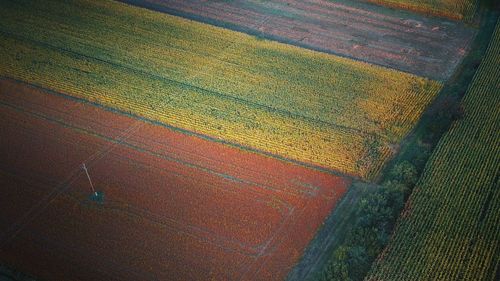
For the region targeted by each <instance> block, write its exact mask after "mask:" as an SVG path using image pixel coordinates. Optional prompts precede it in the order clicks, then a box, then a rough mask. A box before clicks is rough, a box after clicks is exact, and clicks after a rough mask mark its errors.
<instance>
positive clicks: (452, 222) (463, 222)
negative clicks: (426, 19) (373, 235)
mask: <svg viewBox="0 0 500 281" xmlns="http://www.w3.org/2000/svg"><path fill="white" fill-rule="evenodd" d="M499 65H500V22H498V23H497V26H496V30H495V33H494V35H493V38H492V40H491V43H490V46H489V49H488V51H487V54H486V56H485V57H484V59H483V61H482V63H481V66H480V67H479V70H478V72H477V73H476V76H475V78H474V81H473V82H472V85H471V87H470V88H469V90H468V92H467V93H466V95H465V97H464V100H463V106H464V111H465V117H464V118H463V119H461V120H459V121H457V122H456V123H454V124H453V126H452V128H451V129H450V131H449V132H448V133H447V134H446V135H445V136H444V137H443V138H442V139H441V141H440V142H439V144H438V146H437V149H436V151H435V152H434V153H433V155H432V156H431V159H430V161H429V162H428V164H427V166H426V169H425V171H424V174H423V176H422V178H421V179H420V181H419V183H418V184H417V187H416V189H415V190H414V191H413V193H412V195H411V197H410V199H409V201H408V202H407V204H406V208H405V210H404V212H403V214H402V217H401V219H400V222H399V225H398V226H397V228H396V232H395V235H394V237H393V239H392V241H391V242H390V244H389V246H388V248H387V249H386V251H385V252H384V253H383V254H382V255H381V257H380V259H379V260H378V261H377V262H376V264H375V265H374V266H373V268H372V271H371V274H370V275H369V277H368V278H367V280H498V274H499V272H498V270H499V268H498V266H499V262H500V260H499V259H500V256H499V249H500V244H499V242H500V240H499V238H500V237H499V225H500V204H499V202H500V189H499V186H500V181H499V179H500V178H499V171H500V108H499V104H500V95H499V89H500V68H499Z"/></svg>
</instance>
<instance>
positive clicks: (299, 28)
mask: <svg viewBox="0 0 500 281" xmlns="http://www.w3.org/2000/svg"><path fill="white" fill-rule="evenodd" d="M122 2H126V3H130V4H134V5H138V6H142V7H146V8H149V9H154V10H158V11H162V12H167V13H171V14H176V15H180V16H183V17H187V18H191V19H195V20H198V21H204V22H207V23H210V24H215V25H218V26H223V27H227V28H229V29H234V30H238V31H243V32H246V33H250V34H254V35H257V36H262V37H264V38H268V39H273V40H278V41H281V42H285V43H290V44H294V45H298V46H301V47H306V48H310V49H314V50H319V51H324V52H328V53H333V54H337V55H341V56H346V57H350V58H355V59H358V60H362V61H366V62H369V63H373V64H377V65H382V66H387V67H390V68H394V69H398V70H402V71H405V72H410V73H413V74H417V75H420V76H424V77H428V78H432V79H437V80H446V79H447V78H449V77H450V76H451V74H452V73H453V71H454V69H455V68H456V66H457V65H458V63H459V62H460V60H461V59H462V57H463V56H464V54H465V53H466V51H467V49H468V46H469V43H470V41H471V40H472V38H473V37H474V34H475V32H474V31H473V29H470V28H467V27H465V26H464V25H463V24H462V23H458V22H452V21H447V20H443V19H437V18H426V17H424V16H420V15H413V14H410V13H407V12H403V11H394V10H391V9H387V8H384V7H378V6H374V5H371V4H366V3H357V2H346V1H319V0H307V1H290V0H280V1H259V0H250V1H247V0H235V1H203V0H183V1H179V0H124V1H122Z"/></svg>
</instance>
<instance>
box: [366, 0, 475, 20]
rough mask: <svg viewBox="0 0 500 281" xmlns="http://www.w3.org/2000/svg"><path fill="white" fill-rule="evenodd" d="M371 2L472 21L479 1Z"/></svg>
mask: <svg viewBox="0 0 500 281" xmlns="http://www.w3.org/2000/svg"><path fill="white" fill-rule="evenodd" d="M368 1H369V2H373V3H377V4H382V5H388V6H392V7H395V8H403V9H408V10H413V11H416V12H421V13H426V14H430V15H435V16H443V17H448V18H452V19H460V20H470V19H471V18H472V17H473V16H474V13H475V11H476V7H477V0H417V1H415V0H368Z"/></svg>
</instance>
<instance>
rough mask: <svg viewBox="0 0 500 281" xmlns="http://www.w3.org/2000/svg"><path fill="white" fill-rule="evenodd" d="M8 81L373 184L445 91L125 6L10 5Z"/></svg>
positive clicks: (5, 32) (2, 57)
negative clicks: (43, 88) (387, 161)
mask: <svg viewBox="0 0 500 281" xmlns="http://www.w3.org/2000/svg"><path fill="white" fill-rule="evenodd" d="M0 17H1V18H2V20H1V21H0V75H2V76H6V77H11V78H14V79H19V80H24V81H27V82H30V83H32V84H36V85H39V86H41V87H45V88H49V89H53V90H56V91H59V92H63V93H65V94H67V95H71V96H75V97H78V98H83V99H86V100H89V101H92V102H96V103H99V104H102V105H104V106H108V107H111V108H115V109H118V110H121V111H126V112H130V113H132V114H135V115H139V116H142V117H145V118H148V119H151V120H155V121H159V122H162V123H165V124H168V125H171V126H174V127H179V128H182V129H186V130H189V131H193V132H196V133H199V134H203V135H207V136H210V137H212V138H217V139H220V140H223V141H226V142H230V143H233V144H235V145H238V146H241V147H250V148H252V149H256V150H259V151H262V152H265V153H270V154H274V155H278V156H281V157H284V158H288V159H292V160H296V161H300V162H305V163H308V164H313V165H317V166H321V167H324V168H327V169H332V170H337V171H340V172H343V173H348V174H351V175H355V176H359V177H362V178H365V179H369V178H372V177H374V176H376V175H377V173H378V171H379V170H380V168H381V167H382V166H383V164H384V162H385V161H386V160H387V159H388V158H389V157H390V156H391V154H392V153H393V152H392V151H391V149H390V147H391V145H394V144H397V143H399V142H400V141H401V140H402V138H404V137H405V136H406V135H407V134H408V133H409V131H410V130H411V129H412V128H413V126H414V125H415V123H416V122H417V121H418V119H419V117H420V115H421V113H422V112H423V110H424V109H425V107H426V106H427V105H428V104H429V103H430V102H431V101H432V99H433V98H434V97H435V95H436V94H437V92H438V91H439V90H440V88H441V86H442V85H441V84H440V83H438V82H435V81H431V80H428V79H425V78H421V77H417V76H414V75H410V74H407V73H402V72H398V71H394V70H390V69H386V68H382V67H378V66H374V65H370V64H366V63H362V62H357V61H354V60H349V59H345V58H340V57H336V56H333V55H328V54H323V53H319V52H315V51H310V50H305V49H301V48H298V47H294V46H290V45H285V44H281V43H277V42H271V41H267V40H261V39H258V38H255V37H253V36H249V35H245V34H242V33H238V32H234V31H229V30H226V29H222V28H217V27H213V26H209V25H206V24H202V23H197V22H193V21H190V20H186V19H182V18H179V17H175V16H170V15H166V14H161V13H157V12H152V11H149V10H145V9H140V8H135V7H131V6H128V5H125V4H122V3H118V2H114V1H84V0H78V1H68V2H64V3H60V2H59V1H15V2H9V1H2V2H1V3H0Z"/></svg>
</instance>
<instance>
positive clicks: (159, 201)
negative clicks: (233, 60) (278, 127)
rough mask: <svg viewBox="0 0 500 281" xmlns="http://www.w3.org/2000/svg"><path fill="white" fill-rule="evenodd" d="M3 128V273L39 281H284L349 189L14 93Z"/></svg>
mask: <svg viewBox="0 0 500 281" xmlns="http://www.w3.org/2000/svg"><path fill="white" fill-rule="evenodd" d="M0 120H2V121H1V122H0V186H1V188H0V194H1V196H0V205H1V206H2V214H0V229H2V231H1V232H0V260H2V261H3V262H4V263H6V264H8V265H11V266H12V267H14V268H17V269H19V270H22V271H25V272H27V273H30V274H32V275H34V276H36V277H38V278H41V279H42V280H212V279H213V280H281V279H283V278H284V277H285V276H286V274H287V273H288V271H289V270H290V268H291V267H292V266H293V265H294V264H295V263H296V262H297V261H298V259H299V257H300V255H301V253H302V251H303V250H304V248H305V247H306V245H307V243H308V242H309V240H310V239H311V238H312V237H313V235H314V233H315V231H316V230H317V228H318V227H319V226H320V225H321V223H322V222H323V220H324V218H325V217H326V216H327V215H328V214H329V212H330V211H331V210H332V208H333V207H334V205H335V204H336V202H337V201H338V199H339V198H341V196H342V195H343V194H344V192H345V191H346V189H347V186H348V185H349V180H346V179H343V178H340V177H337V176H333V175H330V174H325V173H322V172H319V171H313V170H310V169H307V168H304V167H300V166H296V165H293V164H287V163H284V162H281V161H278V160H276V159H272V158H268V157H265V156H262V155H257V154H252V153H249V152H245V151H242V150H239V149H237V148H231V147H228V146H225V145H223V144H220V143H214V142H210V141H207V140H203V139H200V138H198V137H194V136H188V135H185V134H181V133H178V132H175V131H172V130H169V129H167V128H163V127H159V126H156V125H152V124H150V123H147V122H144V121H139V120H137V119H134V118H131V117H127V116H124V115H120V114H117V113H113V112H109V111H106V110H104V109H102V108H98V107H96V106H93V105H89V104H85V103H81V102H77V101H74V100H70V99H68V98H66V97H63V96H58V95H55V94H48V93H47V92H45V91H41V90H39V89H37V88H34V87H32V86H27V85H25V84H21V83H19V82H15V81H11V80H0ZM83 162H85V163H86V164H87V166H88V167H89V171H90V174H91V176H92V180H93V181H94V184H95V186H96V187H97V189H98V190H101V191H104V193H105V198H106V199H105V202H104V204H102V205H100V204H98V203H96V202H92V201H89V200H88V195H89V194H90V186H89V183H88V181H87V179H86V177H85V175H84V173H83V170H81V169H80V165H81V163H83ZM211 278H212V279H211Z"/></svg>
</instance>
